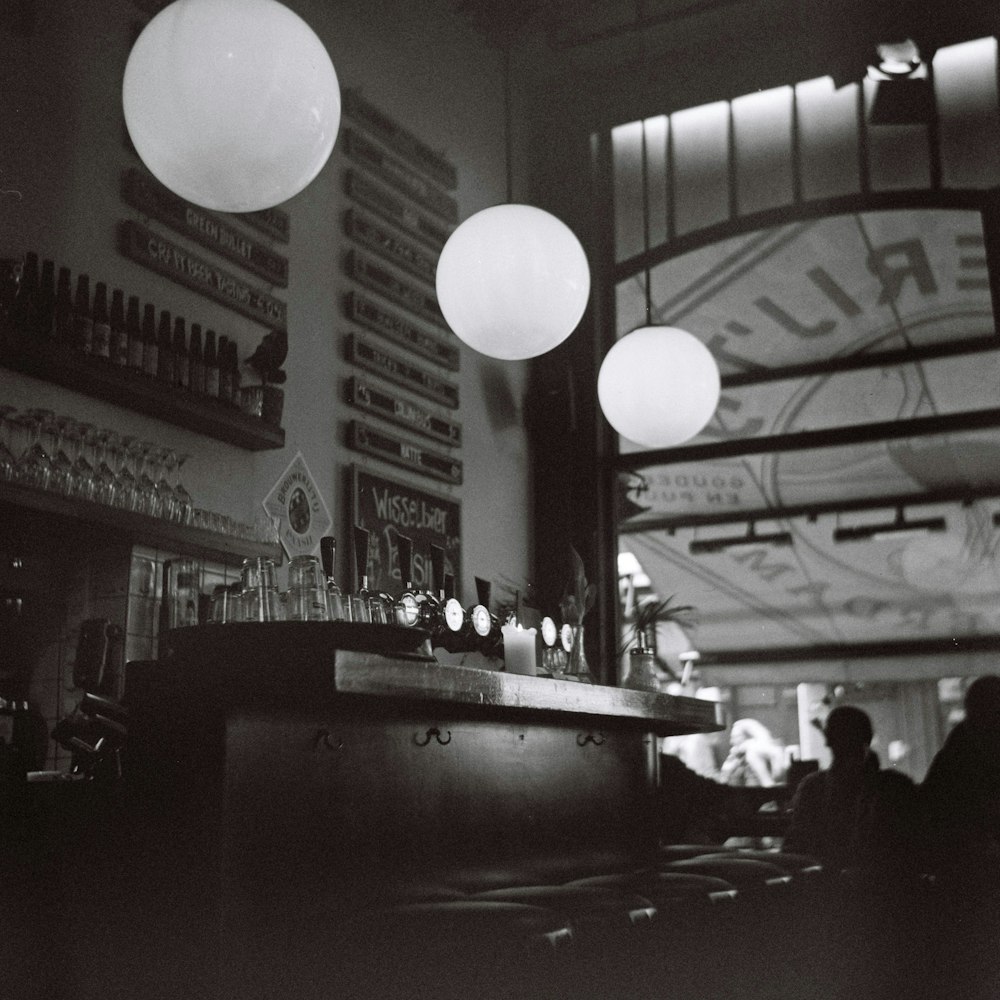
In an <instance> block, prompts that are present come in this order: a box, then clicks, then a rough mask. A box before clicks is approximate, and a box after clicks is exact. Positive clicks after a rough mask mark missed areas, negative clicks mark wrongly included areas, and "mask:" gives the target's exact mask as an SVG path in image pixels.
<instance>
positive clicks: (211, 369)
mask: <svg viewBox="0 0 1000 1000" xmlns="http://www.w3.org/2000/svg"><path fill="white" fill-rule="evenodd" d="M202 360H203V363H204V366H205V395H206V396H210V397H211V398H212V399H218V398H219V359H218V357H217V355H216V353H215V331H214V330H206V331H205V352H204V356H203V359H202Z"/></svg>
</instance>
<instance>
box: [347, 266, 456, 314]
mask: <svg viewBox="0 0 1000 1000" xmlns="http://www.w3.org/2000/svg"><path fill="white" fill-rule="evenodd" d="M347 274H348V276H349V277H351V278H354V279H355V280H356V281H359V282H360V283H361V284H362V285H364V286H365V287H366V288H369V289H371V290H372V291H373V292H378V293H379V294H381V295H384V296H385V297H386V298H387V299H391V300H392V301H393V302H395V303H397V305H401V306H405V307H406V308H407V309H409V310H410V311H411V312H413V313H415V314H416V315H417V316H420V317H421V318H422V319H427V320H430V321H431V322H432V323H435V324H436V325H438V326H440V327H442V328H443V329H445V330H447V329H448V324H447V323H446V322H445V318H444V315H443V314H442V312H441V307H440V306H439V305H438V301H437V298H436V297H435V296H434V295H433V294H432V293H431V292H428V291H423V290H422V289H419V288H414V287H413V285H411V284H409V283H408V282H405V281H403V280H401V279H400V278H398V277H397V276H396V274H395V273H394V272H393V271H392V270H391V268H388V267H386V266H384V265H383V264H381V263H380V262H379V261H377V260H375V258H374V257H370V256H369V255H368V254H365V253H362V252H360V251H358V250H351V251H349V252H348V254H347Z"/></svg>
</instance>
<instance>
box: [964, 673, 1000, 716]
mask: <svg viewBox="0 0 1000 1000" xmlns="http://www.w3.org/2000/svg"><path fill="white" fill-rule="evenodd" d="M965 718H966V721H967V722H968V724H969V725H970V726H971V727H972V728H974V729H983V730H1000V677H998V676H997V675H996V674H986V675H985V676H984V677H977V678H976V679H975V680H974V681H973V682H972V683H971V684H970V685H969V687H968V689H967V690H966V692H965Z"/></svg>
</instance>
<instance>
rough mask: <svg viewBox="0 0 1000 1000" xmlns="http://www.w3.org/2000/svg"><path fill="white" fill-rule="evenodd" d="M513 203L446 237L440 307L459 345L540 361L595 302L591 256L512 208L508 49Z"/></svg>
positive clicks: (538, 218)
mask: <svg viewBox="0 0 1000 1000" xmlns="http://www.w3.org/2000/svg"><path fill="white" fill-rule="evenodd" d="M504 122H505V144H506V161H507V204H504V205H494V206H492V207H491V208H484V209H483V210H482V211H480V212H477V213H476V214H475V215H473V216H470V217H469V218H468V219H466V220H465V222H463V223H462V224H461V225H460V226H459V227H458V228H457V229H456V230H455V231H454V232H453V233H452V234H451V236H450V237H449V238H448V241H447V242H446V243H445V245H444V248H443V249H442V250H441V254H440V256H439V257H438V262H437V275H436V278H435V285H436V288H437V298H438V305H439V306H440V307H441V312H442V313H443V314H444V318H445V319H446V320H447V322H448V325H449V326H450V327H451V329H452V330H453V331H454V333H455V335H456V336H457V337H458V338H459V340H461V341H463V342H464V343H466V344H468V346H469V347H471V348H472V349H473V350H475V351H478V352H479V353H480V354H485V355H486V356H487V357H490V358H499V359H500V360H502V361H521V360H524V359H527V358H535V357H538V355H539V354H544V353H545V352H546V351H551V350H552V348H554V347H557V346H558V345H559V344H561V343H562V342H563V341H564V340H565V339H566V338H567V337H568V336H569V335H570V334H571V333H572V332H573V331H574V330H575V329H576V327H577V324H578V323H579V322H580V319H581V317H582V316H583V313H584V310H585V309H586V308H587V299H588V297H589V296H590V267H589V265H588V264H587V255H586V254H585V253H584V251H583V247H582V246H581V245H580V241H579V240H578V239H577V238H576V236H575V234H574V233H573V231H572V230H571V229H570V228H569V226H567V225H566V224H565V223H564V222H562V221H561V220H560V219H557V218H556V217H555V216H554V215H550V214H549V213H548V212H545V211H543V210H542V209H540V208H535V207H534V206H532V205H519V204H512V202H513V197H512V187H513V184H512V178H511V148H510V147H511V128H510V46H508V47H507V48H506V49H505V51H504Z"/></svg>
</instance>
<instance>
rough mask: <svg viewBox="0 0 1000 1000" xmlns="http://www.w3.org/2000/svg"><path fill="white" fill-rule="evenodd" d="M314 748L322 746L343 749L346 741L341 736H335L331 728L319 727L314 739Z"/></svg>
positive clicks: (329, 748)
mask: <svg viewBox="0 0 1000 1000" xmlns="http://www.w3.org/2000/svg"><path fill="white" fill-rule="evenodd" d="M312 745H313V750H318V749H319V748H320V747H321V746H322V747H325V748H326V749H327V750H343V749H344V741H343V740H342V739H340V737H339V736H334V735H333V733H331V732H330V730H329V729H317V730H316V735H315V736H313V740H312Z"/></svg>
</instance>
